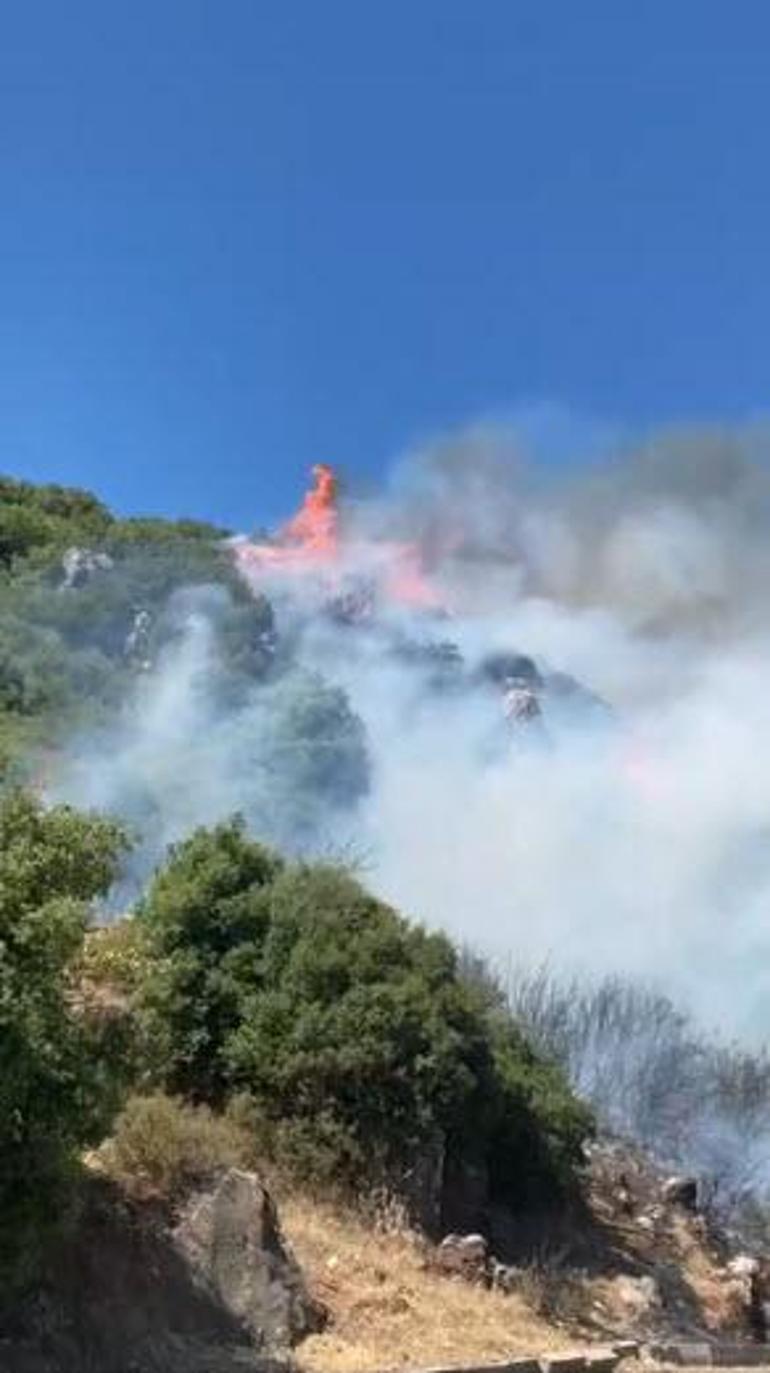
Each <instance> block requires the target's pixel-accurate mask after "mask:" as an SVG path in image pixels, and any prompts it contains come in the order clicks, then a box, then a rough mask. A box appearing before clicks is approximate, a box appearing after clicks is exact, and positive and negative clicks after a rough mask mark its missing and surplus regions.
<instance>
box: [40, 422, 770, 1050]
mask: <svg viewBox="0 0 770 1373" xmlns="http://www.w3.org/2000/svg"><path fill="white" fill-rule="evenodd" d="M769 452H770V435H768V433H767V431H766V430H763V429H761V428H746V429H736V430H732V431H729V430H725V431H714V430H687V431H680V432H674V433H670V434H658V435H654V436H652V437H651V438H650V439H648V440H646V441H644V442H642V443H640V444H638V445H636V446H630V445H629V446H628V448H627V450H624V451H618V452H616V453H614V454H611V455H609V456H608V455H607V454H606V453H605V454H603V455H602V458H601V461H597V462H596V463H593V464H591V463H588V464H585V465H583V467H582V468H581V471H580V472H579V473H578V472H576V471H575V470H574V469H568V470H567V471H566V472H565V473H555V472H554V471H550V472H547V473H546V474H545V475H543V473H542V471H538V468H537V466H536V465H533V464H532V463H531V462H530V461H529V459H528V455H527V453H526V452H525V450H524V447H523V445H522V443H521V441H520V439H519V438H517V436H516V434H515V433H512V432H509V431H506V430H501V429H497V430H493V429H490V428H477V429H472V430H469V431H467V432H465V433H462V434H460V435H459V436H454V437H450V438H449V439H447V440H442V441H438V442H436V443H435V444H433V445H429V446H428V447H426V448H425V449H424V450H422V451H419V452H415V453H413V454H410V455H409V456H408V457H407V458H406V459H404V460H403V461H402V462H401V463H400V464H398V465H397V466H396V468H395V470H394V473H393V476H392V479H391V481H390V482H389V484H388V488H387V490H386V491H385V492H384V493H383V494H382V495H381V496H380V497H378V498H377V499H374V500H367V501H355V500H352V499H351V500H350V501H349V502H348V505H347V507H346V510H345V523H346V526H347V529H348V531H349V536H350V539H351V544H356V545H358V546H359V547H360V546H361V545H362V543H363V541H364V540H365V539H367V538H377V539H378V540H381V539H391V540H396V541H404V540H414V541H415V542H417V543H418V544H419V546H420V548H421V549H422V551H423V557H424V561H425V564H426V567H427V570H428V573H429V576H430V578H431V580H432V581H433V583H434V584H435V586H436V587H437V588H439V590H440V594H441V597H442V599H443V601H444V603H445V605H446V606H447V610H448V613H447V615H446V616H445V617H444V618H439V617H436V616H431V615H426V614H424V613H422V612H420V611H416V610H409V609H408V608H405V607H395V608H394V607H392V606H391V607H390V608H388V609H383V610H382V611H381V613H380V614H379V615H378V616H376V617H375V622H374V623H373V624H370V625H369V627H367V628H356V627H353V626H351V625H340V624H338V623H335V622H333V621H332V620H330V619H329V618H328V617H325V616H323V615H320V614H319V613H318V605H319V596H318V594H315V595H310V594H309V593H307V588H306V587H304V586H303V587H300V586H299V585H297V587H293V586H292V585H290V584H289V585H287V584H286V583H284V584H283V589H282V592H281V596H280V601H279V602H276V606H277V616H278V631H279V635H283V637H284V640H285V641H287V642H290V643H291V645H292V656H293V664H294V665H293V668H292V670H291V672H290V673H289V674H288V675H287V676H283V677H281V678H280V679H278V680H274V681H272V682H266V683H262V684H257V685H255V686H254V688H253V690H251V691H250V692H249V693H248V694H247V695H246V697H245V699H240V700H239V701H238V702H237V703H235V704H233V702H232V701H228V700H227V699H225V698H223V696H222V693H221V692H220V691H219V690H218V687H217V672H218V668H217V661H216V649H215V642H216V641H215V635H214V628H215V625H216V619H217V609H216V605H214V604H213V603H212V601H211V598H210V597H209V598H208V600H207V599H206V598H205V597H204V598H203V600H202V601H201V602H200V603H198V604H193V603H190V602H189V601H188V602H187V603H186V605H185V607H184V611H183V613H182V612H180V617H181V618H180V626H181V627H180V633H179V636H178V638H177V640H176V641H175V642H174V643H173V644H172V645H171V646H170V647H169V648H168V650H167V652H166V653H165V656H164V657H163V658H162V659H161V661H160V662H158V663H157V664H156V665H155V666H154V668H153V670H152V671H151V672H150V673H148V674H147V675H146V677H145V678H144V679H142V680H140V681H139V682H138V684H137V688H136V692H135V695H134V698H133V700H132V701H131V703H130V706H129V707H128V709H127V711H126V713H125V716H124V718H123V719H122V720H121V722H120V724H119V727H118V728H117V729H116V730H113V731H112V732H111V733H110V734H109V735H108V736H102V737H100V738H99V739H98V740H89V741H86V742H85V743H84V742H83V741H82V740H81V741H77V744H76V745H74V746H73V749H72V756H71V760H70V766H69V769H68V772H67V775H66V777H65V778H64V779H63V780H62V782H61V790H62V791H63V792H64V794H66V795H68V796H70V797H72V798H73V799H76V800H80V801H86V802H88V803H90V804H96V805H101V806H104V807H105V808H107V809H113V810H117V811H118V812H119V813H121V814H128V815H129V817H131V816H132V815H133V814H136V815H137V817H139V816H142V815H143V816H144V817H145V831H146V815H147V813H148V811H149V813H150V814H152V816H153V817H154V819H153V824H152V826H151V833H149V834H147V833H146V832H145V836H144V847H143V848H142V850H141V857H142V863H143V866H142V868H141V872H142V873H143V874H144V873H146V871H147V869H148V866H150V865H151V862H150V860H154V859H157V858H158V857H159V856H160V854H161V852H162V849H163V846H164V845H165V844H166V843H167V842H168V841H169V840H173V839H175V838H178V837H179V836H180V835H182V834H184V833H186V832H187V831H188V830H189V829H190V828H191V827H192V826H193V825H195V824H198V823H206V822H210V821H212V820H214V819H217V818H219V817H221V816H223V815H226V814H228V813H231V812H232V811H234V810H241V811H243V812H244V813H245V814H246V815H247V817H248V818H249V820H250V822H251V824H252V826H253V828H254V829H255V831H256V832H258V833H260V834H262V835H264V836H266V837H268V838H270V839H272V840H277V841H278V842H281V843H285V844H288V845H289V846H291V847H295V848H296V847H300V848H302V849H303V850H304V851H308V849H310V850H313V848H314V847H315V848H316V849H317V848H319V847H320V848H323V849H324V851H328V849H329V847H330V846H331V847H332V848H349V847H352V848H353V850H354V851H355V852H356V853H358V854H364V855H367V856H368V868H367V873H366V876H367V879H368V880H369V881H370V882H371V884H373V885H374V886H375V887H376V889H377V890H378V891H379V892H380V893H382V895H383V896H385V897H387V898H388V899H390V900H392V901H393V902H394V903H395V904H396V905H398V906H399V907H401V908H402V909H403V910H404V911H405V912H407V913H408V914H410V915H412V916H415V917H417V918H420V919H423V920H425V921H426V922H428V923H429V924H431V925H434V926H438V927H441V928H444V929H447V930H448V931H449V932H450V933H451V934H452V935H454V936H455V937H457V938H458V939H459V940H461V941H463V942H467V941H470V942H472V943H473V944H475V945H476V946H477V947H479V948H480V949H481V950H483V951H486V952H487V953H489V954H490V955H492V956H494V957H502V958H513V959H515V960H516V961H517V962H521V961H525V962H529V963H533V964H534V963H539V962H541V961H542V960H543V959H544V958H547V959H549V960H550V961H551V962H552V964H554V965H555V966H558V967H560V968H564V969H565V970H566V971H568V972H573V971H577V972H588V973H590V974H613V973H618V972H620V973H623V974H632V975H634V976H638V977H641V978H643V979H644V980H645V981H647V982H650V983H652V984H654V985H657V986H659V987H661V988H663V989H665V990H666V991H668V992H670V993H672V994H673V995H674V996H676V997H678V998H681V999H682V1000H683V1002H684V1003H686V1004H687V1005H688V1006H689V1007H691V1008H692V1009H693V1010H694V1011H695V1013H696V1014H697V1015H698V1016H699V1017H700V1018H701V1019H702V1020H703V1021H704V1022H706V1023H708V1024H709V1025H712V1026H719V1027H721V1028H722V1029H723V1030H724V1031H726V1032H727V1033H729V1034H731V1035H732V1034H737V1035H741V1036H744V1037H747V1038H749V1039H754V1040H757V1039H762V1038H763V1037H764V1036H765V1035H766V1033H767V1029H768V1022H769V1016H770V1013H769V1012H768V1009H767V1008H768V1005H770V1000H769V999H768V996H767V992H768V983H769V982H770V925H769V924H768V921H767V917H766V912H767V910H768V909H770V766H768V761H769V760H768V759H767V757H766V752H767V749H768V745H767V741H768V740H769V739H770V693H769V692H768V690H767V685H766V684H767V683H768V682H769V681H770V597H768V591H769V590H770V563H769V562H768V558H769V556H770V555H769V553H768V549H770V540H769V539H768V535H769V534H770V475H769V471H770V469H769V468H768V453H769ZM364 561H366V560H364ZM365 570H366V571H367V572H368V571H369V570H370V569H369V566H368V565H367V567H366V568H365ZM441 640H451V641H452V643H453V644H454V645H455V646H456V648H457V649H458V650H459V652H460V653H461V654H462V658H463V663H464V668H463V681H462V685H461V686H460V687H457V688H456V689H445V688H442V689H438V688H437V687H436V683H435V671H434V666H435V665H434V664H433V663H432V661H431V660H430V654H427V655H426V654H422V656H421V653H420V652H419V651H416V650H422V649H427V648H430V646H431V645H433V646H434V647H435V645H436V643H437V642H439V641H441ZM396 644H400V645H401V646H402V647H403V646H404V645H407V646H408V647H409V649H410V652H408V653H406V652H396V651H394V645H396ZM413 650H414V651H413ZM492 651H497V652H500V651H505V652H509V653H510V652H513V651H518V652H522V653H525V654H529V655H531V656H532V657H533V658H534V659H535V661H536V663H537V666H538V668H539V670H540V671H541V673H543V674H545V675H546V676H547V674H548V672H549V671H550V672H559V673H567V674H571V675H572V676H573V677H574V678H576V679H577V680H578V681H579V682H581V683H583V684H584V685H585V686H586V687H587V688H589V689H590V690H591V691H593V692H595V693H596V694H598V696H599V697H601V698H602V699H603V700H605V701H606V702H607V703H608V705H609V706H610V707H611V708H612V711H613V712H614V714H613V716H612V718H611V722H610V723H608V720H607V718H606V717H605V716H601V717H598V716H597V715H596V714H595V713H593V712H591V711H586V710H582V709H580V708H578V707H577V706H575V707H574V708H573V707H572V706H570V705H569V701H568V702H567V705H566V706H565V705H564V704H562V705H560V704H559V702H558V701H557V700H556V699H555V697H553V698H549V699H546V700H545V707H544V733H543V736H542V737H541V738H539V739H535V738H524V737H523V736H522V735H520V734H519V733H517V731H516V730H515V729H513V728H512V727H510V726H509V725H507V724H506V723H505V721H504V719H503V716H502V710H501V702H500V699H499V694H496V693H495V692H494V691H492V690H490V689H488V688H483V689H482V687H480V686H477V685H474V681H475V678H474V672H475V670H476V669H477V668H478V667H479V665H480V664H481V663H482V662H483V660H484V658H485V656H486V655H488V654H489V653H490V652H492ZM554 680H556V679H554ZM309 682H314V683H318V682H324V683H326V684H327V687H328V688H329V689H331V690H334V689H335V688H339V689H341V690H344V692H345V693H346V695H347V699H348V701H349V703H350V706H351V707H352V710H353V711H354V712H355V714H356V715H357V716H358V717H359V718H360V720H361V721H362V722H363V726H364V728H365V732H366V749H367V755H368V766H369V770H370V773H369V787H368V792H367V793H366V794H365V795H364V790H365V788H364V784H363V781H362V780H361V779H359V782H360V785H357V786H356V787H354V788H353V793H354V794H355V796H357V797H358V798H359V799H358V802H357V804H356V805H355V806H352V807H351V806H348V807H347V808H346V807H345V805H343V804H339V805H337V800H338V799H340V798H338V797H336V796H335V785H334V778H333V777H332V776H331V775H330V769H331V767H332V765H331V763H330V764H329V768H327V769H326V772H325V773H323V770H322V773H321V774H320V775H321V782H322V785H321V790H320V793H319V792H318V791H317V784H318V780H319V771H318V764H319V757H318V751H319V748H320V750H321V752H323V750H324V749H325V748H326V747H327V745H326V742H325V737H324V732H323V729H322V730H321V733H320V735H319V733H318V730H317V729H316V730H315V734H313V731H310V733H308V735H307V736H306V737H305V738H304V741H303V743H302V747H301V748H299V749H298V748H297V747H296V743H295V736H294V734H293V733H292V731H290V730H289V731H287V729H286V727H285V716H286V712H287V711H288V712H289V713H290V714H291V712H292V711H293V710H294V706H292V704H291V700H292V694H293V693H294V695H295V696H296V697H302V695H303V692H305V691H306V690H307V684H308V683H309ZM324 689H326V688H324ZM546 697H548V693H546ZM565 699H566V698H565ZM571 699H572V698H569V700H571ZM338 706H339V700H338V702H337V706H335V708H334V710H336V709H337V707H338ZM568 707H569V708H568ZM334 710H332V711H331V714H332V715H334ZM300 714H302V711H300ZM282 719H283V723H282ZM324 728H325V726H324ZM314 738H315V739H316V740H317V741H318V740H320V743H318V745H316V744H314V743H313V739H314ZM311 754H313V755H314V756H312V757H311V756H310V755H311ZM343 755H344V750H343ZM336 756H337V755H336V754H334V752H333V751H331V752H330V753H329V758H332V757H336ZM346 765H350V758H349V756H347V763H346ZM334 766H336V763H335V764H334ZM308 767H309V768H310V772H308V771H307V769H308ZM308 778H310V781H308ZM311 783H312V784H311ZM338 790H339V792H340V797H341V795H342V792H343V791H344V788H342V787H340V788H339V789H338ZM319 796H320V800H318V799H316V800H314V801H313V804H312V807H311V809H313V814H312V816H308V814H307V803H308V798H311V799H312V798H313V797H316V798H318V797H319Z"/></svg>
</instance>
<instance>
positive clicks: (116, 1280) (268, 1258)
mask: <svg viewBox="0 0 770 1373" xmlns="http://www.w3.org/2000/svg"><path fill="white" fill-rule="evenodd" d="M321 1324H322V1317H321V1313H320V1311H319V1309H318V1308H317V1307H316V1306H315V1305H314V1304H313V1303H312V1302H311V1300H310V1298H309V1296H308V1294H307V1292H306V1290H305V1286H304V1283H303V1281H302V1275H301V1273H300V1270H299V1268H298V1267H297V1264H296V1262H295V1261H294V1259H293V1257H292V1255H291V1253H290V1252H289V1251H288V1250H287V1248H286V1246H285V1245H284V1244H283V1241H282V1239H281V1235H280V1231H279V1228H278V1224H277V1220H276V1215H275V1210H274V1208H273V1205H272V1202H271V1200H270V1197H269V1196H268V1194H267V1192H266V1191H265V1189H264V1187H263V1186H262V1184H261V1182H260V1181H259V1179H258V1178H256V1177H255V1176H254V1175H253V1174H250V1173H240V1172H237V1171H235V1170H231V1171H228V1172H225V1173H223V1174H221V1175H220V1177H219V1178H218V1179H217V1180H215V1181H213V1182H212V1183H211V1184H210V1185H209V1186H208V1187H207V1188H206V1189H205V1190H203V1191H201V1192H198V1193H195V1194H193V1195H191V1196H190V1197H189V1198H188V1200H187V1202H186V1203H185V1204H184V1206H183V1209H182V1212H181V1214H179V1215H178V1216H177V1217H175V1218H172V1217H171V1216H170V1215H169V1213H168V1210H167V1208H166V1207H165V1206H164V1205H162V1204H161V1203H160V1202H157V1201H156V1202H152V1201H146V1200H145V1201H139V1200H136V1199H133V1198H130V1197H127V1196H126V1195H125V1194H124V1193H123V1192H121V1190H120V1189H119V1188H118V1187H116V1186H115V1184H113V1183H111V1182H109V1181H108V1180H107V1179H105V1178H98V1177H91V1178H89V1179H88V1180H87V1182H86V1184H85V1187H84V1194H83V1198H82V1205H81V1211H80V1216H79V1220H78V1223H77V1226H76V1227H75V1228H74V1229H73V1230H72V1231H71V1232H70V1233H68V1234H67V1235H66V1236H65V1237H63V1238H62V1240H61V1241H60V1243H59V1245H58V1246H57V1247H56V1248H55V1249H54V1250H53V1251H52V1253H51V1255H50V1258H49V1261H48V1263H47V1265H46V1269H45V1270H44V1272H43V1273H42V1275H41V1279H40V1281H39V1283H38V1284H37V1286H36V1287H35V1289H34V1290H33V1291H32V1292H30V1293H28V1294H27V1295H26V1297H24V1298H23V1299H22V1298H19V1299H17V1300H16V1301H14V1302H13V1303H12V1304H9V1306H7V1307H3V1306H2V1303H0V1368H1V1369H2V1373H86V1371H88V1373H91V1370H93V1373H97V1370H98V1373H243V1370H246V1369H250V1370H252V1373H266V1370H268V1369H272V1368H274V1367H275V1365H276V1363H277V1362H278V1361H285V1360H286V1358H287V1357H288V1354H289V1345H290V1342H291V1341H293V1340H296V1339H298V1338H299V1337H300V1336H301V1335H302V1334H303V1333H305V1332H306V1331H309V1330H312V1329H318V1328H320V1326H321Z"/></svg>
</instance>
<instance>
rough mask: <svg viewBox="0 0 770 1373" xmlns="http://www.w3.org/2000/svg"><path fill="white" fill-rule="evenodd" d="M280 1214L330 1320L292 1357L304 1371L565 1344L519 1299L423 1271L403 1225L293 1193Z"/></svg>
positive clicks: (350, 1371)
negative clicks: (369, 1219) (374, 1222)
mask: <svg viewBox="0 0 770 1373" xmlns="http://www.w3.org/2000/svg"><path fill="white" fill-rule="evenodd" d="M280 1214H281V1222H282V1227H283V1230H284V1232H285V1234H286V1236H287V1238H288V1240H289V1242H290V1243H291V1245H292V1248H293V1249H294V1252H295V1254H296V1256H297V1258H298V1259H299V1262H300V1264H301V1265H302V1268H303V1271H304V1273H305V1275H306V1277H307V1279H308V1282H309V1284H310V1287H311V1289H312V1291H313V1294H314V1295H315V1296H316V1297H318V1298H319V1299H320V1300H321V1301H322V1302H324V1304H325V1305H326V1307H327V1308H328V1309H329V1312H330V1314H331V1321H330V1325H329V1328H328V1330H327V1331H326V1332H325V1333H324V1334H322V1335H313V1336H311V1337H310V1338H309V1339H308V1340H305V1341H304V1343H303V1344H302V1345H300V1347H299V1349H298V1350H297V1351H296V1352H297V1356H298V1359H299V1363H300V1365H301V1367H302V1368H304V1369H307V1370H309V1373H367V1370H369V1369H382V1368H397V1367H399V1366H403V1365H407V1364H410V1365H413V1366H422V1367H425V1366H427V1365H431V1364H434V1365H435V1364H444V1365H447V1364H450V1365H451V1364H461V1363H463V1362H466V1363H467V1362H468V1361H469V1360H489V1361H494V1360H501V1359H505V1358H506V1357H510V1356H515V1355H520V1354H528V1353H533V1352H539V1351H545V1350H548V1349H559V1348H565V1347H567V1346H568V1344H569V1339H568V1337H567V1336H566V1335H565V1334H564V1333H563V1332H561V1331H559V1330H555V1329H554V1327H553V1326H552V1325H549V1324H548V1322H547V1321H545V1320H543V1319H541V1318H540V1317H538V1316H537V1315H535V1314H534V1313H533V1312H532V1310H531V1309H530V1308H529V1307H528V1306H527V1305H526V1303H525V1301H524V1299H523V1298H522V1297H521V1296H520V1295H519V1294H512V1295H510V1296H507V1295H505V1294H503V1293H502V1292H496V1291H487V1290H485V1289H484V1288H481V1287H476V1286H472V1285H470V1284H468V1283H467V1282H464V1281H462V1280H461V1279H453V1278H449V1277H444V1276H442V1275H440V1274H438V1273H435V1272H431V1271H429V1270H428V1269H427V1268H426V1266H425V1261H424V1253H423V1249H422V1246H421V1245H420V1242H419V1240H418V1239H417V1238H416V1237H415V1236H413V1235H410V1234H409V1233H408V1231H406V1230H405V1229H399V1228H394V1227H393V1226H392V1225H391V1226H386V1227H384V1228H380V1229H379V1230H378V1229H376V1228H373V1227H372V1226H371V1225H370V1224H368V1223H366V1222H365V1221H364V1220H363V1219H362V1218H360V1217H358V1216H356V1215H355V1214H344V1213H343V1212H341V1211H338V1210H333V1209H332V1208H330V1207H327V1206H325V1205H323V1204H319V1203H317V1202H308V1201H306V1200H303V1199H301V1198H297V1197H294V1198H292V1197H286V1198H283V1199H282V1200H281V1203H280Z"/></svg>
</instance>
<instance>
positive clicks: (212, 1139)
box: [101, 1092, 254, 1196]
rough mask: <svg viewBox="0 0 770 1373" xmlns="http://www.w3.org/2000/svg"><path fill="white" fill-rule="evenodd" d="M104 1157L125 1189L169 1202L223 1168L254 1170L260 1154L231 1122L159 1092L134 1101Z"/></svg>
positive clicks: (120, 1118)
mask: <svg viewBox="0 0 770 1373" xmlns="http://www.w3.org/2000/svg"><path fill="white" fill-rule="evenodd" d="M101 1155H102V1161H103V1163H104V1164H105V1165H106V1167H107V1170H108V1171H109V1172H110V1173H111V1174H112V1176H113V1177H115V1178H117V1179H119V1180H120V1181H121V1182H122V1183H124V1184H125V1185H127V1186H129V1187H137V1186H149V1187H151V1188H153V1189H154V1190H156V1191H158V1192H160V1193H162V1194H163V1195H165V1196H169V1195H171V1194H173V1193H175V1192H178V1191H179V1190H180V1189H181V1188H183V1187H184V1186H185V1185H186V1184H188V1183H191V1182H194V1181H197V1180H199V1179H201V1178H205V1177H207V1176H209V1175H210V1174H212V1173H214V1172H216V1170H217V1169H219V1168H227V1167H231V1166H232V1167H246V1166H248V1165H249V1164H251V1163H253V1160H254V1148H253V1143H252V1141H251V1139H250V1137H249V1135H248V1134H247V1133H246V1132H245V1130H244V1129H243V1127H242V1126H239V1125H238V1124H237V1123H236V1122H235V1121H233V1120H232V1119H230V1118H229V1117H227V1116H217V1115H215V1114H214V1113H213V1112H212V1111H211V1110H210V1109H209V1107H208V1106H205V1105H200V1106H191V1105H189V1104H186V1103H185V1102H182V1101H178V1100H175V1099H174V1098H173V1097H169V1096H165V1095H164V1093H162V1092H155V1093H153V1094H151V1095H148V1096H133V1097H130V1098H129V1100H128V1101H127V1102H126V1105H125V1106H124V1108H123V1110H122V1111H121V1113H120V1115H119V1116H118V1118H117V1121H116V1123H115V1129H114V1132H113V1134H112V1136H111V1137H110V1139H109V1140H108V1141H107V1143H106V1144H105V1145H103V1146H102V1150H101Z"/></svg>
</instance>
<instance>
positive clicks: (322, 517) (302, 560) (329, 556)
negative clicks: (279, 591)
mask: <svg viewBox="0 0 770 1373" xmlns="http://www.w3.org/2000/svg"><path fill="white" fill-rule="evenodd" d="M338 544H339V512H338V510H337V477H336V475H335V472H334V469H333V468H332V467H329V465H328V464H327V463H325V462H319V463H316V465H315V467H314V468H313V486H312V487H311V489H310V490H309V491H308V492H307V493H306V495H305V498H304V500H303V502H302V505H301V507H300V509H299V510H298V511H297V513H296V515H294V516H293V517H292V519H290V520H289V521H288V523H287V524H285V525H284V526H283V528H282V529H280V530H279V532H278V534H277V536H276V538H275V540H274V542H272V543H244V544H241V545H239V547H238V549H237V557H238V561H239V562H240V563H241V565H242V566H243V567H244V568H245V569H252V570H254V571H257V572H258V571H260V570H263V571H268V570H269V569H273V568H275V569H276V570H286V571H287V572H301V571H303V570H305V569H308V570H309V569H312V568H313V567H317V566H319V565H321V564H324V563H330V562H334V561H335V560H336V558H337V555H338V552H339V548H338Z"/></svg>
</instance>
